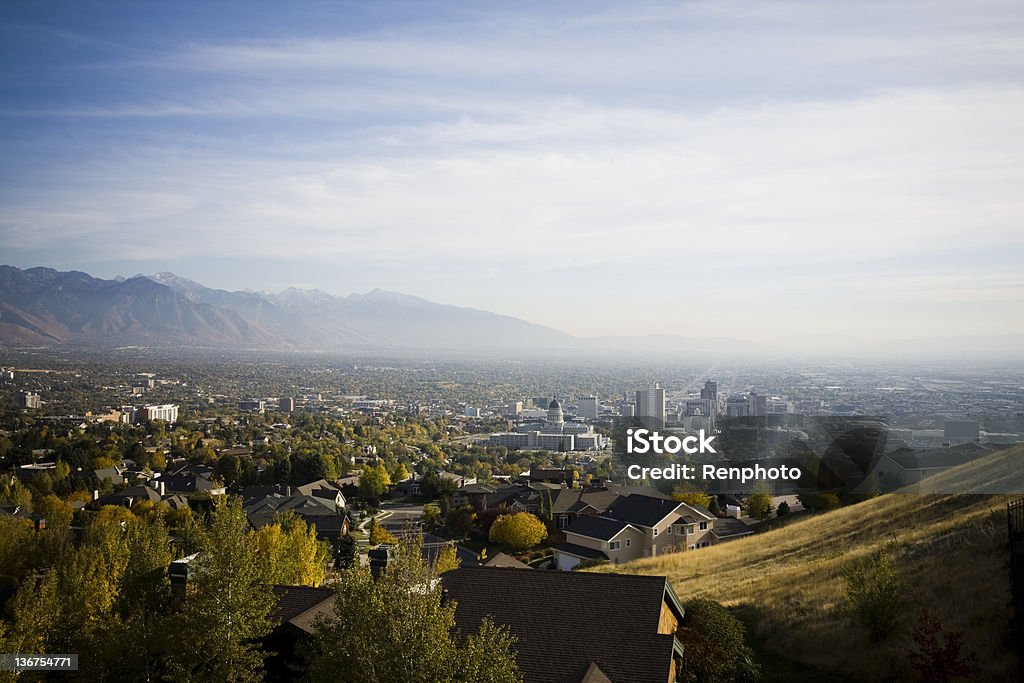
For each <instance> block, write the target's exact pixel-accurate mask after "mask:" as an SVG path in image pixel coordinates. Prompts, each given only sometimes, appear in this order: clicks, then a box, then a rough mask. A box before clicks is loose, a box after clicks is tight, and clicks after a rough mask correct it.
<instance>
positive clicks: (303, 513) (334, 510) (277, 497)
mask: <svg viewBox="0 0 1024 683" xmlns="http://www.w3.org/2000/svg"><path fill="white" fill-rule="evenodd" d="M289 490H292V489H290V488H289ZM337 493H338V495H341V493H340V492H337ZM242 509H243V510H244V511H245V517H246V519H247V520H248V521H249V525H250V526H251V527H252V528H253V529H261V528H263V527H264V526H267V525H268V524H273V523H275V522H277V521H278V515H279V514H282V513H285V512H291V513H294V514H296V515H298V516H299V517H301V518H302V520H303V521H304V522H305V523H306V524H308V525H312V526H315V527H316V536H317V538H319V539H320V540H323V541H328V542H331V541H334V540H337V539H339V538H342V537H343V536H344V535H345V534H347V533H348V531H349V519H348V515H346V514H343V510H342V509H339V508H338V507H336V499H335V498H329V497H323V498H322V497H318V496H313V495H282V494H280V493H271V494H267V495H264V496H257V497H254V498H249V499H246V500H244V501H243V503H242Z"/></svg>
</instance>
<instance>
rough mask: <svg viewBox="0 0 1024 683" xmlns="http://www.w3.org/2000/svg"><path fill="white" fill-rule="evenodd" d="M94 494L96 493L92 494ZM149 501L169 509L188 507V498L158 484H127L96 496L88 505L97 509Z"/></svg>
mask: <svg viewBox="0 0 1024 683" xmlns="http://www.w3.org/2000/svg"><path fill="white" fill-rule="evenodd" d="M94 495H96V494H94ZM143 501H149V502H151V503H155V504H157V505H165V506H167V507H168V508H170V509H171V510H184V509H187V508H188V507H189V504H188V499H187V498H185V496H183V495H181V494H178V493H170V494H168V493H167V492H166V491H165V489H163V488H161V487H159V486H143V485H139V486H129V487H128V488H125V489H121V490H120V491H115V492H114V493H109V494H107V495H105V496H96V497H95V498H94V499H93V501H92V502H91V503H90V504H89V507H91V508H93V509H94V510H98V509H99V508H101V507H103V506H104V505H122V506H124V507H129V508H130V507H131V506H132V505H135V504H136V503H141V502H143Z"/></svg>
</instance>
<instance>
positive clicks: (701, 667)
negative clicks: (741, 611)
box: [677, 598, 761, 681]
mask: <svg viewBox="0 0 1024 683" xmlns="http://www.w3.org/2000/svg"><path fill="white" fill-rule="evenodd" d="M683 607H684V608H685V610H686V616H685V617H684V618H683V623H682V624H681V625H680V628H679V631H678V633H677V635H678V636H679V640H680V642H682V644H683V653H684V654H683V675H684V679H683V680H686V681H756V680H757V679H758V678H760V675H761V672H760V669H759V668H758V666H757V663H756V662H754V653H753V651H752V650H751V649H750V648H749V647H747V644H746V642H745V641H744V635H745V629H744V627H743V622H741V621H740V620H739V619H737V618H736V617H734V616H733V615H732V614H731V613H730V612H729V610H727V609H726V608H724V607H722V605H720V604H719V603H717V602H715V601H714V600H708V599H707V598H697V599H695V600H690V601H689V602H687V603H686V604H685V605H683Z"/></svg>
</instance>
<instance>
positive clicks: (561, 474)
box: [530, 467, 579, 486]
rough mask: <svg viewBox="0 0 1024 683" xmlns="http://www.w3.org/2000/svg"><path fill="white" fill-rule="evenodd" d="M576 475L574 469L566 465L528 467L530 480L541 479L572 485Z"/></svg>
mask: <svg viewBox="0 0 1024 683" xmlns="http://www.w3.org/2000/svg"><path fill="white" fill-rule="evenodd" d="M578 476H579V475H578V474H577V472H576V470H572V469H569V468H568V467H566V468H563V469H544V468H541V467H531V468H530V481H533V482H539V481H543V482H547V483H549V484H562V485H565V486H572V483H573V482H574V481H575V480H576V477H578Z"/></svg>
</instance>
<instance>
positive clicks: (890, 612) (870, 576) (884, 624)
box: [843, 550, 905, 641]
mask: <svg viewBox="0 0 1024 683" xmlns="http://www.w3.org/2000/svg"><path fill="white" fill-rule="evenodd" d="M843 580H844V581H845V582H846V600H847V602H848V603H849V607H850V613H851V615H852V616H853V618H854V620H855V621H856V622H858V623H860V624H861V625H862V626H864V627H866V628H867V629H868V631H869V632H870V634H871V638H872V640H876V641H881V640H885V639H886V638H888V637H889V636H890V635H892V633H893V631H894V630H895V629H896V626H897V624H898V623H899V620H900V617H901V615H902V614H903V609H904V602H905V600H904V592H905V588H904V585H903V581H902V580H901V579H900V576H899V574H898V573H897V571H896V568H895V567H893V565H892V562H891V561H890V559H889V553H888V551H886V550H880V551H878V552H877V553H876V554H874V555H871V556H869V557H864V558H861V559H858V560H853V561H852V562H848V563H847V564H846V565H845V566H844V567H843Z"/></svg>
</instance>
